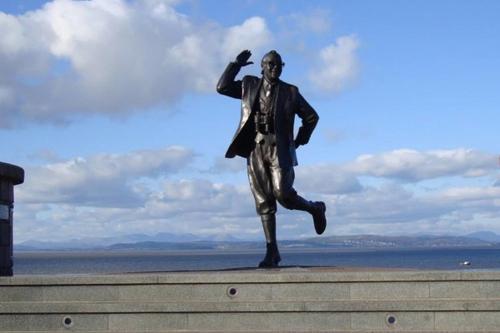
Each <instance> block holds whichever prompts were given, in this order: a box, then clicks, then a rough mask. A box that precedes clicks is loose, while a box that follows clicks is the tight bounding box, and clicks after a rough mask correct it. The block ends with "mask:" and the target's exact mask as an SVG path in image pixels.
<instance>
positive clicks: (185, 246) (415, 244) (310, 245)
mask: <svg viewBox="0 0 500 333" xmlns="http://www.w3.org/2000/svg"><path fill="white" fill-rule="evenodd" d="M98 240H99V239H92V240H91V241H90V240H88V239H87V240H72V241H69V242H64V243H50V242H34V241H33V242H25V243H22V244H17V245H15V246H14V249H15V250H16V251H37V250H55V251H61V250H74V251H78V250H103V251H123V250H152V251H153V250H181V251H182V250H253V249H262V248H263V246H264V244H263V241H241V240H235V239H232V238H230V239H221V240H218V239H208V240H207V239H200V238H198V237H195V236H192V237H191V236H183V237H181V236H176V237H175V238H171V237H169V236H168V234H158V235H154V236H147V235H130V236H127V237H121V238H116V239H114V240H117V242H116V243H111V241H112V240H113V239H105V240H106V241H105V242H101V243H99V242H98ZM101 240H102V239H101ZM496 246H498V247H500V236H498V235H496V234H494V233H489V232H483V233H474V234H470V235H467V236H380V235H352V236H330V237H313V238H307V239H300V240H282V241H280V248H281V249H314V248H329V249H397V248H453V247H461V248H466V247H496Z"/></svg>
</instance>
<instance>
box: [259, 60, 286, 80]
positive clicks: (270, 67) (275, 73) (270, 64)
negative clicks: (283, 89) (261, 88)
mask: <svg viewBox="0 0 500 333" xmlns="http://www.w3.org/2000/svg"><path fill="white" fill-rule="evenodd" d="M261 65H262V73H263V74H264V77H265V78H266V80H268V81H269V82H275V81H277V80H278V78H279V77H280V75H281V71H282V70H283V62H282V61H281V57H280V55H279V54H278V53H268V54H267V55H265V56H264V58H263V59H262V63H261Z"/></svg>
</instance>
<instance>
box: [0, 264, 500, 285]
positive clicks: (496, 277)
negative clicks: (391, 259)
mask: <svg viewBox="0 0 500 333" xmlns="http://www.w3.org/2000/svg"><path fill="white" fill-rule="evenodd" d="M398 281H409V282H428V281H500V271H393V270H389V271H388V270H380V271H362V272H358V271H355V270H353V271H348V270H345V269H342V270H337V269H336V268H326V267H325V268H298V269H295V268H283V269H272V270H259V269H243V270H238V271H190V272H154V273H131V274H110V275H56V276H54V275H19V276H14V277H0V286H7V285H10V286H22V285H29V286H43V285H122V284H126V285H130V284H152V283H153V284H202V283H210V284H222V283H300V282H306V283H315V282H398Z"/></svg>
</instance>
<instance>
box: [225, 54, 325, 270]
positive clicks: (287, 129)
mask: <svg viewBox="0 0 500 333" xmlns="http://www.w3.org/2000/svg"><path fill="white" fill-rule="evenodd" d="M251 55H252V53H251V52H250V51H249V50H244V51H242V52H241V53H240V54H239V55H238V56H237V57H236V60H235V61H234V62H231V63H229V65H228V66H227V67H226V70H225V71H224V73H223V74H222V76H221V78H220V79H219V83H218V84H217V92H218V93H220V94H223V95H226V96H229V97H233V98H238V99H241V119H240V123H239V126H238V129H237V130H236V134H235V135H234V138H233V140H232V142H231V145H230V146H229V148H228V150H227V152H226V157H227V158H233V157H234V156H236V155H238V156H241V157H245V158H246V159H247V170H248V179H249V181H250V188H251V190H252V193H253V196H254V199H255V205H256V208H257V214H259V215H260V217H261V220H262V226H263V228H264V234H265V237H266V243H267V251H266V256H265V257H264V259H263V260H262V261H261V262H260V264H259V267H277V266H278V263H279V262H280V260H281V257H280V254H279V251H278V244H277V241H276V217H275V214H276V200H277V201H278V202H279V203H280V204H281V205H282V206H283V207H285V208H287V209H297V210H302V211H306V212H308V213H310V214H311V215H312V217H313V220H314V228H315V229H316V232H317V233H318V234H322V233H323V232H324V231H325V228H326V217H325V211H326V206H325V203H324V202H321V201H316V202H312V201H308V200H305V199H304V198H302V197H301V196H299V195H298V194H297V192H296V191H295V189H294V188H293V181H294V178H295V174H294V170H293V167H294V166H296V165H297V157H296V153H295V150H296V148H297V147H299V146H301V145H305V144H307V143H308V142H309V138H310V137H311V134H312V132H313V130H314V127H316V124H317V123H318V119H319V117H318V114H317V113H316V112H315V111H314V109H313V108H312V107H311V106H310V105H309V104H308V103H307V101H306V100H305V99H304V98H303V97H302V95H301V94H300V93H299V90H298V88H297V87H295V86H293V85H290V84H288V83H286V82H283V81H281V80H280V79H279V77H280V75H281V71H282V69H283V66H284V65H285V64H284V63H283V62H282V60H281V56H280V55H279V54H278V53H277V52H276V51H274V50H273V51H270V52H269V53H267V54H266V55H265V56H264V57H263V58H262V61H261V67H262V74H263V77H262V78H258V77H256V76H250V75H248V76H245V77H243V79H242V80H241V81H240V80H238V81H236V80H235V78H236V75H237V74H238V72H239V71H240V69H241V67H243V66H247V65H250V64H253V62H251V61H248V60H249V59H250V56H251ZM295 115H297V116H299V117H300V118H301V119H302V126H301V127H300V128H299V131H298V133H297V137H296V138H295V139H294V137H293V129H294V127H293V125H294V120H295Z"/></svg>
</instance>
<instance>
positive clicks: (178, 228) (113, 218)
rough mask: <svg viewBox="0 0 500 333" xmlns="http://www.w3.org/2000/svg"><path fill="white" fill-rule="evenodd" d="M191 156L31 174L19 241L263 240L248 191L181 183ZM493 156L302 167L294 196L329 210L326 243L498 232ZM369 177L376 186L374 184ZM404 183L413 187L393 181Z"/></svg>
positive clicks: (137, 156) (499, 190)
mask: <svg viewBox="0 0 500 333" xmlns="http://www.w3.org/2000/svg"><path fill="white" fill-rule="evenodd" d="M193 156H194V154H193V152H191V151H190V150H189V149H186V148H182V147H168V148H165V149H159V150H144V151H134V152H130V153H126V154H99V155H94V156H89V157H85V158H82V157H81V158H74V159H71V160H68V161H57V162H51V163H48V164H46V165H45V166H43V167H37V168H29V169H27V172H26V182H25V184H23V185H21V186H18V187H16V239H17V240H16V242H20V241H22V240H26V239H28V238H30V237H32V236H31V235H32V234H33V233H32V232H33V230H35V231H36V232H37V237H39V239H46V240H48V239H54V238H60V239H71V238H78V237H85V236H89V237H90V236H92V235H95V233H96V232H97V231H99V233H100V234H102V235H103V236H111V235H123V234H130V233H149V234H155V233H158V232H165V231H166V232H171V233H194V234H197V235H200V236H206V235H212V236H215V235H217V236H236V237H240V238H247V239H256V238H257V239H261V237H262V230H261V225H260V221H259V218H258V216H257V214H256V212H255V207H254V202H253V197H252V194H251V193H250V190H249V187H248V184H247V182H246V181H242V182H241V183H234V182H233V181H232V180H226V181H224V182H214V181H210V180H208V179H203V178H202V177H203V176H204V175H206V171H205V170H200V171H199V174H198V175H199V176H198V178H197V177H193V175H190V177H189V179H182V176H183V173H182V172H183V170H185V169H186V167H187V166H189V165H190V163H191V161H192V159H193ZM490 157H491V155H488V154H486V153H481V152H479V151H475V150H468V149H454V150H440V151H428V152H419V151H410V150H395V151H392V152H387V153H382V154H378V155H370V156H369V157H368V156H360V157H358V158H357V159H355V160H354V161H352V162H349V163H345V164H342V165H317V166H301V167H298V168H297V169H296V174H297V177H296V179H297V180H296V186H295V188H296V189H297V191H298V192H299V194H301V195H302V196H304V197H305V198H307V199H309V200H324V201H325V202H326V203H327V215H328V220H329V227H328V229H327V232H326V234H327V235H338V234H352V233H358V234H359V233H378V234H391V235H396V234H403V235H404V234H416V233H434V234H436V233H455V234H464V233H467V232H472V231H477V230H481V229H484V228H485V227H487V228H489V229H490V230H492V231H496V232H500V224H499V223H498V211H499V208H500V187H498V186H492V185H491V184H490V183H491V182H490V183H489V184H488V185H484V184H485V183H486V182H484V180H487V179H490V178H491V177H493V178H494V179H496V177H497V174H496V173H497V172H498V171H497V170H496V164H493V165H492V166H490V165H489V161H490ZM457 165H458V166H457ZM437 166H439V167H437ZM476 169H481V170H482V172H481V173H476V175H478V174H481V175H483V176H482V177H477V178H468V181H467V182H466V183H467V185H463V184H461V185H460V186H459V185H456V184H454V183H452V184H451V185H450V183H438V185H436V186H431V187H425V188H422V187H419V186H418V184H419V182H422V181H427V182H430V181H432V179H435V178H443V177H449V176H453V177H454V178H466V177H467V176H468V174H469V173H470V170H476ZM417 170H418V173H417V172H416V171H417ZM192 172H193V170H191V171H190V173H192ZM174 173H175V177H172V175H173V174H174ZM211 176H213V175H211ZM365 176H370V177H371V178H373V179H374V180H375V181H369V182H366V179H365V178H364V177H365ZM401 179H402V180H405V181H412V182H414V183H411V184H408V183H402V182H399V181H398V182H395V180H401ZM475 181H477V182H476V183H474V182H475ZM443 184H444V185H443ZM277 220H278V232H279V238H280V239H286V238H296V237H309V236H314V235H315V234H314V229H313V227H312V219H311V217H310V216H309V215H308V214H307V213H304V212H299V211H289V210H286V209H284V208H279V210H278V218H277ZM495 221H497V223H496V224H495Z"/></svg>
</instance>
